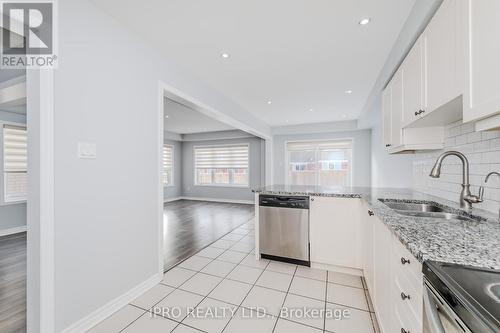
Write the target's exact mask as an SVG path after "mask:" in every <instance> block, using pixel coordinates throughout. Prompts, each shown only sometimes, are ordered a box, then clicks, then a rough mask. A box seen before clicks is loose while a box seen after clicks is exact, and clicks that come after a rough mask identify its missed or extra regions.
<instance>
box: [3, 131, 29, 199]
mask: <svg viewBox="0 0 500 333" xmlns="http://www.w3.org/2000/svg"><path fill="white" fill-rule="evenodd" d="M27 141H28V138H27V134H26V128H25V127H21V126H13V125H6V124H4V125H3V126H2V148H3V149H2V157H3V201H4V202H5V203H9V202H19V201H26V199H27V196H28V191H27V185H28V184H27V183H28V175H27V172H28V164H27V160H28V150H27Z"/></svg>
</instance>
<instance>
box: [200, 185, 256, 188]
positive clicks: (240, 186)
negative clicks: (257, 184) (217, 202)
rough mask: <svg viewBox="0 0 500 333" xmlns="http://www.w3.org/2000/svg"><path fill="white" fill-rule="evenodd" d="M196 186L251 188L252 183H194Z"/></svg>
mask: <svg viewBox="0 0 500 333" xmlns="http://www.w3.org/2000/svg"><path fill="white" fill-rule="evenodd" d="M194 186H196V187H228V188H250V185H230V184H194Z"/></svg>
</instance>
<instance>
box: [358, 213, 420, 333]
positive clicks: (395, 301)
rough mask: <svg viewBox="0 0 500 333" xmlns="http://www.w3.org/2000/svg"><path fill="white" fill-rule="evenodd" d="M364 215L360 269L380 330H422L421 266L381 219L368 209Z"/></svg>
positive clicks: (412, 331)
mask: <svg viewBox="0 0 500 333" xmlns="http://www.w3.org/2000/svg"><path fill="white" fill-rule="evenodd" d="M366 216H367V218H366V219H363V223H362V227H363V230H364V234H363V243H364V247H363V272H364V275H365V279H366V281H367V284H368V289H369V291H370V295H371V296H372V300H373V303H374V304H373V305H374V307H375V313H376V315H377V319H378V323H379V326H380V330H381V331H382V332H383V333H389V332H411V333H422V330H423V328H422V322H423V310H422V308H423V299H422V297H423V275H422V265H421V264H420V262H418V261H417V259H416V258H415V257H414V256H413V255H412V254H411V253H410V252H409V251H408V250H407V249H406V248H405V247H404V245H403V244H402V243H401V242H400V241H399V240H398V239H397V238H396V237H395V236H394V235H393V234H392V232H391V231H390V229H389V228H388V227H387V226H386V225H385V224H384V223H383V222H382V221H380V220H379V219H378V218H377V217H376V216H374V215H371V212H369V211H368V214H366ZM370 232H371V235H370ZM370 239H371V240H372V242H371V243H370ZM370 250H371V251H370ZM370 252H371V253H372V256H371V258H370V255H369V254H370ZM371 280H372V282H371Z"/></svg>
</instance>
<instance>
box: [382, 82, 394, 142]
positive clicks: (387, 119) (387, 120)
mask: <svg viewBox="0 0 500 333" xmlns="http://www.w3.org/2000/svg"><path fill="white" fill-rule="evenodd" d="M391 91H392V89H391V85H390V84H389V85H388V86H387V88H385V90H384V91H383V92H382V128H383V135H384V145H385V147H386V148H390V146H391V144H392V137H391V135H392V126H391V123H392V122H391V109H392V107H391V102H392V101H391V98H392V97H391V95H392V94H391Z"/></svg>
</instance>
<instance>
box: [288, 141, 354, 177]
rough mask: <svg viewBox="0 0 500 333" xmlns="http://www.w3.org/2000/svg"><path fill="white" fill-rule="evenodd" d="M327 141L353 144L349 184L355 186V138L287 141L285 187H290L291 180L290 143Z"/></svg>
mask: <svg viewBox="0 0 500 333" xmlns="http://www.w3.org/2000/svg"><path fill="white" fill-rule="evenodd" d="M325 141H332V142H335V141H339V142H343V141H344V142H345V141H350V142H351V151H352V152H351V163H350V172H349V175H350V176H349V183H350V185H349V186H354V185H353V183H352V180H353V176H354V147H355V140H354V138H335V139H328V138H325V139H313V140H288V141H287V140H285V142H284V149H283V151H284V152H285V158H284V161H285V185H290V179H289V176H288V171H289V170H288V168H289V165H290V154H289V151H288V144H289V143H296V142H303V143H315V142H325ZM317 177H318V175H317V174H316V178H317ZM315 182H316V184H317V183H318V180H317V179H316V181H315ZM311 186H314V185H311ZM318 186H328V185H318Z"/></svg>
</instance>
